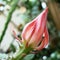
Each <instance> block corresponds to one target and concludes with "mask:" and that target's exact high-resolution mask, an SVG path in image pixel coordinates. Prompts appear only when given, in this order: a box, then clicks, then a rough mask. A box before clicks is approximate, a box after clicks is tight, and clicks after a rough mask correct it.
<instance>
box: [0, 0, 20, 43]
mask: <svg viewBox="0 0 60 60" xmlns="http://www.w3.org/2000/svg"><path fill="white" fill-rule="evenodd" d="M18 1H19V0H14V1H13V2H12V3H13V4H12V7H11V9H10V11H9V13H8V16H7V20H6V23H5V27H4V30H3V32H2V35H1V37H0V43H1V41H2V40H3V37H4V35H5V33H6V30H7V27H8V24H9V22H10V21H11V17H12V13H13V11H14V10H15V8H16V6H17V3H18Z"/></svg>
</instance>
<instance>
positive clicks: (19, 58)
mask: <svg viewBox="0 0 60 60" xmlns="http://www.w3.org/2000/svg"><path fill="white" fill-rule="evenodd" d="M31 50H32V48H30V47H28V48H25V47H23V48H22V49H21V50H19V52H17V54H16V56H15V58H14V57H13V58H12V59H11V60H22V59H23V58H24V57H25V56H26V55H27V54H29V53H30V51H31ZM24 55H25V56H24Z"/></svg>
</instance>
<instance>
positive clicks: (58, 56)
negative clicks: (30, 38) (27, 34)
mask: <svg viewBox="0 0 60 60" xmlns="http://www.w3.org/2000/svg"><path fill="white" fill-rule="evenodd" d="M17 1H18V2H17ZM14 3H15V4H14ZM46 7H48V10H49V12H48V17H47V27H48V31H49V44H48V46H46V48H44V49H43V50H42V51H39V52H38V53H36V54H29V55H27V56H26V57H25V58H23V60H60V0H0V60H3V59H4V60H7V58H8V56H12V55H13V54H14V53H15V52H16V51H17V50H18V49H19V43H18V41H17V40H16V39H15V38H14V36H13V32H12V31H13V30H14V31H15V32H16V33H17V36H18V37H19V38H20V39H21V33H22V30H23V28H24V26H25V24H27V23H28V22H29V21H31V20H33V19H34V18H35V17H36V16H37V15H38V14H40V13H41V12H42V11H43V10H44V9H45V8H46Z"/></svg>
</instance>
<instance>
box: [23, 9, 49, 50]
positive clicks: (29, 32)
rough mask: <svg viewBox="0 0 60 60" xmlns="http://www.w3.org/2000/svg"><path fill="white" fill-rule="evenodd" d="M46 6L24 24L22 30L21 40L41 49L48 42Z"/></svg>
mask: <svg viewBox="0 0 60 60" xmlns="http://www.w3.org/2000/svg"><path fill="white" fill-rule="evenodd" d="M47 13H48V8H46V9H45V10H44V11H43V12H42V13H41V14H40V15H38V16H37V17H36V18H35V19H34V20H32V21H31V22H29V23H28V24H26V26H25V27H24V29H23V32H22V42H23V43H25V44H26V45H28V46H31V47H32V48H35V49H37V50H41V49H42V48H44V47H45V46H46V45H47V44H48V40H49V35H48V31H47V27H46V20H47Z"/></svg>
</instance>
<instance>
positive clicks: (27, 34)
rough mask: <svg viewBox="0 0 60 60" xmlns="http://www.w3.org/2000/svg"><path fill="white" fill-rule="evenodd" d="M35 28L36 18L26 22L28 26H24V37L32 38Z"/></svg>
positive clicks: (24, 38)
mask: <svg viewBox="0 0 60 60" xmlns="http://www.w3.org/2000/svg"><path fill="white" fill-rule="evenodd" d="M34 28H35V20H33V21H32V22H30V23H28V24H26V26H25V27H24V29H23V32H22V39H23V40H30V38H31V36H32V35H33V33H34Z"/></svg>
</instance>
